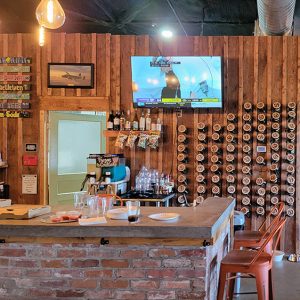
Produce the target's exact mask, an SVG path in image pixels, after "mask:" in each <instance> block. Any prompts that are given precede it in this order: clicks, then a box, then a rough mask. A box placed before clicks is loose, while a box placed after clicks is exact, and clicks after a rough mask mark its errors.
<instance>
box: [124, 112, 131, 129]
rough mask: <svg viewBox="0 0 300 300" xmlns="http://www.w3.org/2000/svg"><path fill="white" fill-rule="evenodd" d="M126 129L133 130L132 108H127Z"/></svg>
mask: <svg viewBox="0 0 300 300" xmlns="http://www.w3.org/2000/svg"><path fill="white" fill-rule="evenodd" d="M125 130H131V117H130V110H129V109H128V110H127V114H126V120H125Z"/></svg>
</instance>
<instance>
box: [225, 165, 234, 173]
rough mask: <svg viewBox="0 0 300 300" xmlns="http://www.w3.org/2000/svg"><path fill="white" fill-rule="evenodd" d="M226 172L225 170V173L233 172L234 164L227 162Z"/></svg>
mask: <svg viewBox="0 0 300 300" xmlns="http://www.w3.org/2000/svg"><path fill="white" fill-rule="evenodd" d="M226 172H227V173H231V174H233V173H235V166H234V165H232V164H228V165H227V166H226Z"/></svg>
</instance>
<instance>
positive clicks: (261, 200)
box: [256, 197, 265, 206]
mask: <svg viewBox="0 0 300 300" xmlns="http://www.w3.org/2000/svg"><path fill="white" fill-rule="evenodd" d="M256 203H257V205H259V206H264V205H265V198H263V197H258V198H257V199H256Z"/></svg>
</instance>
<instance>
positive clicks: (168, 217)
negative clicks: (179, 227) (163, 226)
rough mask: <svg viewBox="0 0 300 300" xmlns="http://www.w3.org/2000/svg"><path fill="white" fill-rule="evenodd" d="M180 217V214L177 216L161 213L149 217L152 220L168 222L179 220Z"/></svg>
mask: <svg viewBox="0 0 300 300" xmlns="http://www.w3.org/2000/svg"><path fill="white" fill-rule="evenodd" d="M179 216H180V214H176V213H160V214H153V215H150V216H148V217H149V218H150V219H152V220H157V221H168V220H174V219H177V218H178V217H179Z"/></svg>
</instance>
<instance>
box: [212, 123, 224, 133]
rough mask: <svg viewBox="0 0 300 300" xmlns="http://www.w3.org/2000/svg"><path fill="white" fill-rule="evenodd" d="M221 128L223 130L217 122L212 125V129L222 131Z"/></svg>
mask: <svg viewBox="0 0 300 300" xmlns="http://www.w3.org/2000/svg"><path fill="white" fill-rule="evenodd" d="M222 130H223V127H222V126H221V125H220V124H219V123H217V124H215V125H213V131H215V132H219V133H220V132H222Z"/></svg>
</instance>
